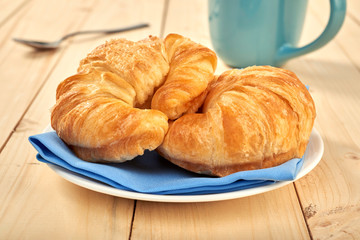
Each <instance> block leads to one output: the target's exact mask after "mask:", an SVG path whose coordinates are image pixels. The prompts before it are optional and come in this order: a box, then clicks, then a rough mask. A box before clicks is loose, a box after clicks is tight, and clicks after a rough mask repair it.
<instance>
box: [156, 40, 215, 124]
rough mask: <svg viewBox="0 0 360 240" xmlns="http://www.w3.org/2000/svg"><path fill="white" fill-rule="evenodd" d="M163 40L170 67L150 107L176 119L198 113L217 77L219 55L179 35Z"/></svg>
mask: <svg viewBox="0 0 360 240" xmlns="http://www.w3.org/2000/svg"><path fill="white" fill-rule="evenodd" d="M164 42H165V49H166V53H167V55H168V59H169V62H170V63H171V66H170V71H169V74H168V77H167V79H166V81H165V83H164V85H162V86H161V87H160V88H159V89H158V90H157V91H156V92H155V94H154V97H153V99H152V102H151V108H152V109H158V110H160V111H161V112H163V113H165V114H166V115H167V116H168V118H169V119H172V120H174V119H177V118H179V117H180V116H181V115H183V114H186V113H194V112H196V111H197V109H198V108H199V107H200V106H201V105H202V103H203V101H204V99H205V97H206V89H207V87H208V85H209V83H210V82H211V81H212V80H213V78H214V72H215V69H216V65H217V57H216V54H215V53H214V52H213V51H211V50H210V49H208V48H206V47H204V46H202V45H200V44H194V42H192V41H191V40H190V39H188V38H184V37H182V36H180V35H177V34H170V35H168V36H167V37H166V38H165V41H164ZM194 79H195V81H194Z"/></svg>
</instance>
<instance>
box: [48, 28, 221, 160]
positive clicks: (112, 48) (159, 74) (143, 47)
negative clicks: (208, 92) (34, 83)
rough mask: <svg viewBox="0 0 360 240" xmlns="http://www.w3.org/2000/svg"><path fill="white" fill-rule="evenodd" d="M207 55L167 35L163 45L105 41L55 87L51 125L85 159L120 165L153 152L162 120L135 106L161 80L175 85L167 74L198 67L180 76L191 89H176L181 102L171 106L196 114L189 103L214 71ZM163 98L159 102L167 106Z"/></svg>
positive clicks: (162, 132)
mask: <svg viewBox="0 0 360 240" xmlns="http://www.w3.org/2000/svg"><path fill="white" fill-rule="evenodd" d="M175 38H176V41H170V40H171V39H175ZM208 51H210V50H208ZM208 51H207V50H206V49H205V48H204V47H202V46H201V45H199V44H196V43H194V42H192V41H190V40H189V39H187V38H184V37H182V36H179V35H169V36H168V38H167V40H165V44H164V41H163V40H161V39H159V38H157V37H150V38H148V39H145V40H142V41H138V42H132V41H128V40H124V39H117V40H111V41H109V42H107V43H105V44H104V45H101V46H99V47H97V48H96V49H94V50H93V51H92V52H91V53H90V54H89V55H88V56H87V57H86V58H85V59H83V60H82V61H81V63H80V66H79V68H78V74H75V75H73V76H71V77H69V78H67V79H66V80H64V81H63V82H61V83H60V84H59V86H58V88H57V93H56V104H55V106H54V107H53V109H52V113H51V125H52V127H53V129H55V130H56V132H57V134H58V135H59V137H60V138H61V139H63V140H64V141H65V142H66V143H67V144H68V145H70V147H71V148H72V149H73V151H74V152H75V153H76V154H77V156H79V157H80V158H82V159H84V160H87V161H113V162H123V161H125V160H130V159H132V158H134V157H136V156H137V155H141V154H143V153H144V150H146V149H149V150H153V149H155V148H157V147H158V146H159V145H160V144H161V143H162V141H163V138H164V136H165V134H166V132H167V130H168V118H167V116H166V114H164V113H163V112H161V111H158V110H153V109H139V108H143V107H144V106H146V105H147V102H151V98H152V95H153V94H154V91H155V89H157V88H158V87H159V86H161V85H162V84H163V83H164V82H165V80H166V77H167V82H176V81H177V82H179V83H181V78H180V77H179V76H177V75H176V76H175V75H173V74H169V76H167V75H168V72H169V70H170V73H171V72H176V71H184V70H181V69H187V71H190V67H189V65H191V64H194V65H196V64H198V65H199V67H193V70H192V71H191V73H190V72H188V73H187V74H184V77H185V78H186V79H185V80H184V81H186V83H187V84H189V85H190V86H191V89H184V88H183V89H180V91H182V92H181V94H183V95H185V96H186V99H185V100H184V101H181V100H180V104H177V108H178V109H180V111H189V109H190V108H191V109H192V111H196V109H194V108H192V107H189V102H190V101H195V100H196V99H197V98H200V97H199V96H200V95H201V96H202V95H204V94H203V91H204V89H206V88H207V85H208V83H209V82H210V80H211V79H212V78H213V72H214V70H215V67H214V66H213V65H214V62H215V64H216V55H215V54H214V53H213V52H212V51H211V53H210V55H211V54H212V58H211V57H209V53H208ZM168 56H172V58H171V59H168ZM213 58H215V60H214V59H213ZM190 62H191V64H190ZM208 62H209V63H208ZM208 66H211V67H212V68H211V69H212V72H211V70H209V67H208ZM178 68H179V69H180V70H177V69H178ZM172 78H176V79H175V80H172ZM205 82H206V84H205ZM198 85H199V87H198ZM161 91H163V90H161ZM165 91H166V90H165ZM172 93H173V94H178V93H177V91H173V92H172ZM181 94H178V95H181ZM167 96H168V97H169V98H171V99H173V98H172V96H170V95H168V94H167ZM180 97H181V96H180ZM166 98H167V97H165V98H161V99H160V101H165V103H164V104H165V105H166V104H170V105H171V104H172V101H171V100H170V101H167V100H166ZM194 99H195V100H194ZM156 101H157V100H154V102H156ZM201 103H202V102H201ZM201 103H199V104H197V105H200V104H201ZM181 105H184V106H185V107H183V106H181ZM170 108H171V107H170ZM179 114H182V112H180V113H179Z"/></svg>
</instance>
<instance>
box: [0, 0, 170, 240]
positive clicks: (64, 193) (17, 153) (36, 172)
mask: <svg viewBox="0 0 360 240" xmlns="http://www.w3.org/2000/svg"><path fill="white" fill-rule="evenodd" d="M52 4H53V5H52V9H53V10H54V11H55V10H56V9H58V7H57V5H56V4H58V2H53V3H52ZM59 4H60V5H59V7H60V6H61V3H59ZM108 4H109V2H105V1H97V2H94V3H93V5H91V6H88V7H89V9H93V10H91V11H88V10H87V14H85V16H84V19H83V23H82V26H81V27H80V26H79V28H80V29H89V28H104V27H115V25H116V26H117V27H118V26H119V24H118V23H120V22H121V24H122V25H126V24H134V23H135V22H138V21H149V22H150V24H151V26H152V27H150V28H147V29H143V30H137V31H133V32H128V33H123V34H115V35H112V36H104V35H101V36H89V37H81V38H77V39H75V40H73V41H72V43H71V44H68V45H67V46H66V47H65V48H64V49H63V53H62V54H60V55H59V56H58V58H59V59H58V60H56V61H55V62H54V64H55V65H56V67H55V68H51V69H49V71H50V72H49V73H48V75H41V77H42V79H43V81H45V83H44V85H43V86H42V87H41V89H40V91H39V92H38V93H33V94H34V96H35V95H36V98H35V99H34V101H33V102H32V104H31V106H30V107H29V109H27V111H25V110H26V109H17V110H18V111H23V114H24V115H23V116H22V118H21V119H20V122H19V124H18V125H17V127H16V129H15V131H14V132H13V134H12V135H11V138H10V139H9V140H8V142H7V144H6V145H5V147H4V149H3V151H2V152H1V155H0V176H2V177H1V178H0V189H1V192H0V239H44V238H45V239H49V238H51V239H85V238H86V239H128V238H129V236H130V230H131V221H132V216H133V210H134V201H133V200H128V199H122V198H116V197H112V196H108V195H104V194H100V193H96V192H93V191H90V190H87V189H84V188H81V187H78V186H75V185H73V184H71V183H68V182H67V181H65V180H64V179H62V178H61V177H59V176H57V175H56V174H55V173H54V172H53V171H52V170H50V169H49V168H48V167H47V166H46V165H45V164H43V163H40V162H38V161H37V160H36V159H35V155H36V151H35V150H34V149H33V148H32V146H31V145H30V144H29V142H28V140H27V138H28V136H30V135H33V134H37V133H40V132H41V131H42V130H43V129H44V128H45V126H46V125H47V124H49V121H50V111H49V109H50V108H51V107H52V106H53V104H54V103H55V90H56V87H57V85H58V84H59V82H60V81H62V80H63V79H64V78H66V77H68V76H69V75H71V74H74V73H75V71H76V69H77V66H78V63H79V60H80V59H82V58H83V57H85V56H86V54H87V53H88V52H89V51H90V50H92V49H93V48H94V47H95V46H97V45H98V44H100V43H103V42H104V41H106V39H109V38H110V37H126V38H130V39H134V40H138V39H141V38H144V37H146V36H147V35H149V34H157V35H158V34H159V32H160V25H161V16H162V14H160V13H162V11H163V1H162V0H159V1H152V2H151V3H150V2H148V1H141V2H139V1H138V2H128V1H120V2H119V1H117V2H114V4H113V5H112V8H109V6H108ZM139 4H140V5H139ZM49 11H51V10H49ZM104 12H106V16H104ZM49 14H51V13H49ZM122 17H125V18H126V21H124V20H122ZM44 54H46V53H44ZM20 55H21V56H20V57H22V58H25V57H26V55H27V52H26V51H25V48H24V51H23V52H21V54H20ZM20 57H19V58H20ZM37 57H38V58H40V60H39V61H40V62H42V63H43V61H46V60H47V58H48V57H47V56H46V55H39V56H37ZM31 59H32V60H34V61H36V60H37V59H33V58H32V57H31ZM31 59H30V60H29V62H30V61H31ZM19 61H20V60H19ZM21 61H24V60H23V59H21ZM39 65H40V64H39ZM24 71H25V70H24ZM27 71H29V75H30V74H31V73H32V72H33V71H34V72H36V71H39V70H38V69H36V68H35V69H27ZM27 101H28V102H29V100H27ZM1 127H2V129H3V126H1ZM4 130H6V126H4Z"/></svg>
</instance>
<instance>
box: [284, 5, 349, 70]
mask: <svg viewBox="0 0 360 240" xmlns="http://www.w3.org/2000/svg"><path fill="white" fill-rule="evenodd" d="M345 14H346V0H330V18H329V21H328V23H327V25H326V28H325V30H324V31H323V32H322V33H321V35H320V36H319V37H318V38H317V39H315V40H314V41H313V42H311V43H309V44H308V45H305V46H303V47H299V48H297V47H293V46H291V45H290V44H285V45H283V46H282V47H281V48H280V49H279V51H278V53H277V62H280V63H283V62H285V61H286V60H288V59H290V58H294V57H298V56H300V55H304V54H307V53H309V52H312V51H315V50H317V49H319V48H321V47H322V46H324V45H325V44H327V43H328V42H329V41H330V40H331V39H333V38H334V37H335V35H336V34H337V33H338V31H339V30H340V28H341V26H342V24H343V22H344V19H345Z"/></svg>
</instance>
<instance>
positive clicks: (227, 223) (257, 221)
mask: <svg viewBox="0 0 360 240" xmlns="http://www.w3.org/2000/svg"><path fill="white" fill-rule="evenodd" d="M167 16H168V18H167V21H166V25H165V31H164V32H165V35H166V33H170V32H176V33H180V34H182V35H184V36H187V37H190V38H191V39H193V40H194V41H197V42H200V43H202V44H204V45H206V46H211V44H210V37H209V31H208V22H207V21H208V17H207V1H202V0H198V1H193V0H187V1H170V4H169V10H168V14H167ZM219 62H220V63H219V67H218V70H217V73H221V72H222V71H224V70H225V69H228V67H227V66H226V65H225V64H223V63H222V61H221V59H219ZM246 234H248V235H246ZM167 238H175V239H234V238H235V239H236V238H238V239H240V238H241V239H270V238H272V239H308V238H309V235H308V230H307V227H306V223H305V221H304V218H303V214H302V212H301V207H300V205H299V202H298V200H297V197H296V193H295V191H294V188H293V186H292V185H291V186H289V187H285V188H283V189H279V190H276V191H273V192H271V193H267V194H262V195H258V196H253V197H248V198H243V199H237V200H232V201H222V202H214V203H192V204H161V203H149V202H142V201H138V202H137V206H136V213H135V218H134V227H133V231H132V239H167Z"/></svg>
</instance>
